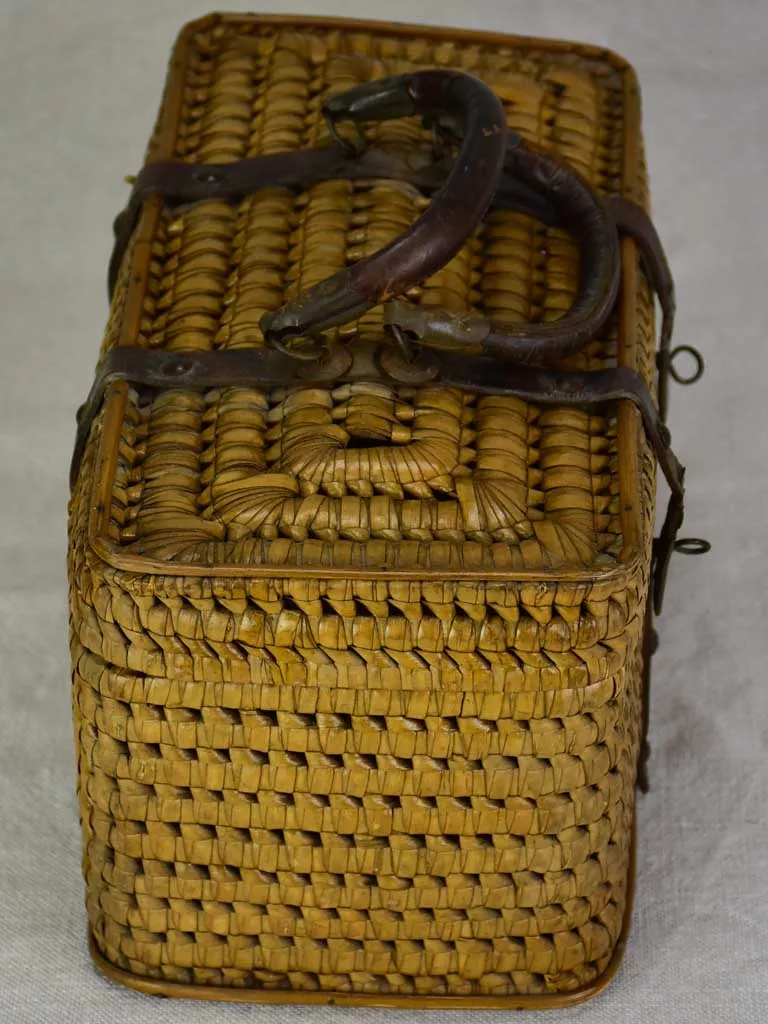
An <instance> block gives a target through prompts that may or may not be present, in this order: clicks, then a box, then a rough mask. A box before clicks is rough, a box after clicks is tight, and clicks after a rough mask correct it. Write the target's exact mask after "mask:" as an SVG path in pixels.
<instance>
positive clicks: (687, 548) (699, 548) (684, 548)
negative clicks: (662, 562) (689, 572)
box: [674, 537, 712, 555]
mask: <svg viewBox="0 0 768 1024" xmlns="http://www.w3.org/2000/svg"><path fill="white" fill-rule="evenodd" d="M674 549H675V551H676V552H677V553H678V554H680V555H706V554H707V552H709V551H711V550H712V545H711V544H710V543H709V541H708V540H703V539H702V538H701V537H681V538H680V539H679V540H676V541H675V547H674Z"/></svg>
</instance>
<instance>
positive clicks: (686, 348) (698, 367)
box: [667, 345, 704, 386]
mask: <svg viewBox="0 0 768 1024" xmlns="http://www.w3.org/2000/svg"><path fill="white" fill-rule="evenodd" d="M683 353H685V354H686V355H689V356H691V357H692V358H693V361H694V364H695V365H694V368H693V372H692V373H689V374H688V376H684V375H683V374H681V373H680V371H679V370H677V369H676V368H675V359H677V357H678V356H679V355H682V354H683ZM667 368H668V370H669V375H670V377H671V378H672V380H674V381H675V382H676V383H677V384H683V385H685V386H687V385H688V384H695V383H696V381H697V380H701V378H702V376H703V375H704V357H703V356H702V354H701V352H699V350H698V349H697V348H694V347H693V345H677V346H676V347H675V348H673V349H672V351H671V352H670V353H669V356H668V357H667Z"/></svg>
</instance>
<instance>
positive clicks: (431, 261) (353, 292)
mask: <svg viewBox="0 0 768 1024" xmlns="http://www.w3.org/2000/svg"><path fill="white" fill-rule="evenodd" d="M377 90H378V95H379V96H381V97H383V99H384V101H383V102H382V103H381V106H380V107H377V106H376V104H375V102H374V100H375V98H376V95H377ZM403 94H405V95H403ZM349 95H351V96H352V100H351V101H350V102H349V103H348V104H345V102H344V99H345V96H344V94H341V95H340V96H336V97H332V100H331V103H332V104H333V106H332V109H333V110H334V112H335V114H336V116H338V115H339V113H343V114H344V115H345V116H347V117H352V116H354V117H356V118H357V119H359V120H368V119H371V118H373V117H375V116H376V114H377V111H378V110H382V111H383V112H384V116H393V115H394V114H396V113H398V114H404V113H410V114H416V113H417V114H420V115H421V116H422V117H437V116H444V115H448V116H450V117H451V118H452V119H454V120H455V121H456V122H457V123H458V125H459V126H460V135H461V148H460V150H459V154H458V156H457V158H456V160H455V161H454V162H453V164H452V166H451V169H450V172H449V174H448V177H447V178H446V180H445V182H444V184H443V185H442V186H441V187H440V188H439V189H438V190H437V192H436V193H435V194H434V196H433V197H432V202H431V203H430V205H429V206H428V207H427V209H426V210H425V211H424V212H423V213H422V214H421V216H420V217H419V218H418V219H417V220H416V221H415V222H414V223H413V224H412V225H411V226H410V227H409V228H408V230H407V231H406V232H405V233H404V234H403V235H401V236H400V237H399V238H397V239H395V240H394V241H392V242H390V243H389V245H386V246H384V248H383V249H380V250H379V251H378V252H377V253H375V254H374V255H372V256H368V257H366V258H364V259H361V260H359V261H358V262H356V263H354V264H352V265H351V266H349V267H346V268H344V269H343V270H340V271H339V272H338V273H336V274H333V275H332V276H331V277H329V278H327V279H326V280H325V281H321V282H320V283H319V284H316V285H314V286H313V287H312V288H309V289H308V290H307V291H305V292H303V293H302V294H301V295H300V296H299V297H298V298H297V299H295V300H294V301H293V302H289V303H287V304H286V305H285V306H283V307H282V308H281V309H278V310H275V311H274V312H268V313H265V314H264V316H263V317H262V318H261V327H262V330H263V332H264V336H265V338H266V339H267V341H268V342H270V343H272V344H274V343H283V342H285V341H286V340H288V339H291V338H294V337H301V336H306V335H312V334H313V333H316V332H319V331H323V330H325V329H326V328H328V327H332V326H335V325H338V324H343V323H347V322H349V321H350V320H353V319H355V318H356V317H358V316H360V315H361V314H362V313H364V312H365V311H366V310H368V309H370V308H371V307H372V306H375V305H378V304H379V303H380V302H383V301H384V300H385V299H387V298H388V297H389V296H390V295H401V294H402V293H403V292H405V291H407V290H408V289H409V288H411V287H413V286H414V285H415V284H419V283H420V282H422V281H424V280H425V278H427V277H429V276H430V275H431V274H434V273H436V271H438V270H439V269H440V268H441V267H443V266H444V265H445V264H446V263H447V262H448V261H449V260H450V259H451V258H452V257H453V256H454V255H455V254H456V253H457V252H458V251H459V249H460V248H461V246H462V245H463V244H464V243H465V242H466V240H467V238H468V237H469V236H470V235H471V234H472V233H473V232H474V230H475V228H476V227H477V226H478V224H479V223H480V222H481V221H482V219H483V217H484V216H485V214H486V212H487V210H488V207H489V206H490V204H491V201H492V199H493V196H494V195H495V193H496V188H497V185H498V181H499V177H500V175H501V170H502V167H503V164H504V158H505V153H506V150H507V122H506V115H505V113H504V108H503V106H502V105H501V102H500V100H499V99H498V98H497V96H496V95H495V94H494V93H493V92H492V91H491V90H490V89H489V88H488V87H487V86H486V85H484V84H483V83H482V82H480V81H479V80H478V79H476V78H473V77H472V76H471V75H466V74H463V73H462V72H458V71H419V72H416V73H414V74H412V75H404V76H402V77H400V78H398V79H390V80H385V81H384V82H372V83H368V84H367V85H366V86H362V87H358V88H357V89H356V90H352V91H351V93H350V94H349ZM361 97H362V98H365V99H368V101H367V102H362V100H361ZM398 100H399V101H400V104H401V105H400V106H398V105H397V102H398Z"/></svg>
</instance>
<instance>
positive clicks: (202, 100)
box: [70, 16, 654, 1000]
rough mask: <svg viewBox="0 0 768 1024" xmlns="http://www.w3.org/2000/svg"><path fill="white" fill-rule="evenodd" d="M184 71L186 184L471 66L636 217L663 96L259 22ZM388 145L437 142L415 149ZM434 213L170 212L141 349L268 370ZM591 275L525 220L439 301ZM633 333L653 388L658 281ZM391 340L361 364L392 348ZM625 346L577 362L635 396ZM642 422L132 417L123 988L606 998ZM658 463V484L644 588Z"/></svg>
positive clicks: (149, 277) (77, 687)
mask: <svg viewBox="0 0 768 1024" xmlns="http://www.w3.org/2000/svg"><path fill="white" fill-rule="evenodd" d="M179 53H180V58H181V61H182V66H181V68H180V69H179V70H177V71H176V72H175V73H174V76H172V79H171V82H170V84H169V87H168V89H167V90H166V97H165V100H164V107H163V111H164V113H163V116H161V121H160V123H159V127H158V129H157V130H156V131H155V133H154V136H153V141H152V143H151V145H150V150H149V156H150V158H153V157H157V156H159V155H163V156H168V155H172V156H175V157H177V158H181V159H184V160H190V161H211V162H217V161H228V160H236V159H239V158H242V157H245V156H251V155H254V154H258V153H272V152H278V151H280V150H285V149H298V148H300V147H304V146H308V145H315V144H321V143H322V142H323V141H324V140H325V139H326V136H325V129H324V127H323V123H322V118H321V116H320V107H321V104H322V100H323V97H324V96H325V95H326V94H327V93H328V92H330V91H337V90H340V89H344V88H347V87H349V86H351V85H354V84H356V83H357V82H360V81H363V80H366V79H369V78H376V77H380V76H382V75H388V74H396V73H398V72H401V71H405V70H409V69H414V68H419V67H429V66H447V67H457V68H462V69H464V70H468V71H471V72H472V73H474V74H476V75H478V76H480V77H482V78H483V79H485V80H486V81H487V82H488V83H489V84H490V85H491V86H492V87H493V88H494V90H495V91H496V92H497V94H498V95H499V96H500V98H501V99H502V101H503V102H504V104H505V106H506V109H507V112H508V115H509V123H510V125H511V126H513V127H514V128H515V129H516V130H517V131H519V132H520V133H521V134H522V135H523V136H524V137H525V138H526V139H528V140H530V141H532V142H534V143H535V144H536V145H538V146H540V147H543V148H547V149H551V150H552V151H554V152H556V153H558V154H559V155H561V156H562V157H564V158H565V159H567V160H568V161H569V162H570V163H571V164H572V165H573V166H574V167H575V168H577V169H578V170H579V171H580V172H581V173H582V174H583V175H585V176H586V177H587V178H588V179H589V180H590V181H591V182H592V183H593V184H594V185H595V186H596V187H597V188H598V189H600V190H603V191H605V192H612V191H618V190H622V189H623V188H624V187H625V186H624V179H623V174H624V172H623V170H622V167H623V164H622V161H623V158H624V151H625V150H624V147H625V145H626V133H627V131H628V129H627V126H626V122H625V102H626V96H625V86H626V72H625V71H623V70H622V69H621V67H620V66H619V65H618V63H617V62H616V61H615V60H614V59H613V58H610V57H609V56H606V55H603V56H596V55H595V54H593V53H592V52H587V51H582V50H579V49H578V48H576V47H573V48H570V49H566V48H562V49H557V48H550V49H548V48H547V47H546V45H545V44H543V43H540V42H537V41H528V42H525V41H510V42H509V43H508V45H499V44H493V45H491V44H490V43H484V42H482V41H473V40H472V39H469V40H465V41H462V40H459V39H457V40H456V41H452V40H450V39H446V38H442V39H440V38H436V39H433V38H431V37H430V36H429V34H428V33H427V32H425V33H424V34H421V35H418V34H416V35H404V34H397V33H395V32H388V31H385V30H383V29H379V28H376V29H373V28H368V29H366V30H363V29H359V30H358V29H350V30H344V29H342V28H339V27H335V28H310V27H304V28H301V27H299V28H291V27H288V26H286V25H284V24H278V23H273V22H271V21H270V20H269V19H267V20H260V19H248V18H241V17H239V16H237V17H236V16H225V17H223V18H222V17H215V18H212V19H207V20H205V21H203V22H201V23H199V24H198V25H196V26H193V27H192V28H190V29H188V30H187V31H186V32H185V34H184V35H183V36H182V43H181V44H180V50H179ZM174 83H175V85H174ZM174 88H175V89H176V93H174ZM174 96H178V99H179V108H180V113H179V117H178V120H177V122H176V125H175V129H174V131H173V133H172V146H169V144H168V132H167V131H166V132H165V135H164V133H163V127H162V126H163V124H164V123H165V122H164V121H163V117H165V118H167V116H168V114H167V111H168V110H169V109H170V107H172V106H173V103H174V102H176V101H175V100H174ZM369 135H370V136H371V137H372V138H375V140H376V141H377V142H378V143H380V144H382V145H386V146H388V147H390V148H397V147H402V148H403V149H404V150H409V149H411V148H412V147H414V146H416V145H424V144H425V138H426V136H425V135H424V133H423V132H422V129H421V128H420V126H419V125H418V124H417V123H416V122H415V121H397V122H386V123H383V124H381V125H376V126H374V127H372V128H371V129H370V130H369ZM164 139H165V140H166V141H165V142H164V141H163V140H164ZM163 146H165V149H163ZM640 159H641V157H638V160H640ZM636 170H637V180H636V181H635V180H633V181H632V182H631V183H630V184H629V185H627V186H626V190H631V189H634V190H635V195H634V197H635V198H639V199H640V200H642V199H643V198H644V195H645V193H644V189H645V185H644V176H643V174H644V172H643V171H642V169H641V168H638V169H636ZM633 173H634V172H633ZM424 203H425V200H424V198H423V197H422V196H420V195H419V194H418V193H417V192H416V191H415V190H414V189H413V188H411V187H409V186H404V185H402V184H399V183H394V182H389V181H371V182H354V183H352V182H349V181H332V182H326V183H322V184H318V185H315V186H313V187H311V188H309V189H307V190H306V191H305V192H300V193H296V192H294V191H293V190H290V189H287V188H267V189H264V190H262V191H260V192H258V193H256V194H255V195H252V196H250V197H248V198H246V199H244V200H243V201H242V202H239V203H227V202H221V201H204V202H199V203H196V204H193V205H190V206H189V207H186V208H183V209H177V210H172V211H167V210H162V209H161V208H160V206H159V204H158V205H157V206H156V207H155V208H154V212H152V211H151V210H150V212H149V213H147V214H145V217H144V221H143V226H140V229H139V231H140V232H141V231H144V232H145V235H146V238H145V241H147V242H148V244H149V247H150V250H151V259H150V261H149V264H148V270H147V273H146V275H145V277H144V279H143V282H139V284H138V285H137V284H135V282H134V281H133V279H132V276H131V272H130V270H131V265H132V259H133V257H132V256H131V255H130V254H129V256H128V258H127V259H126V260H125V262H124V264H123V272H122V274H121V276H120V280H119V282H118V287H117V290H116V294H115V298H114V300H113V310H112V315H111V318H110V325H109V328H108V330H107V336H106V339H105V347H109V346H111V345H113V344H118V343H121V344H126V343H129V344H137V345H142V346H148V347H152V348H158V349H167V350H172V349H181V348H184V349H189V348H198V349H201V350H208V349H212V348H220V347H223V348H235V347H239V346H254V345H256V346H258V345H261V344H262V337H261V333H260V330H259V326H258V324H259V318H260V316H261V315H262V313H263V312H264V311H265V310H271V309H275V308H277V307H278V306H279V305H280V304H281V303H282V302H283V301H284V300H285V299H286V298H288V297H291V296H293V295H296V294H297V293H298V292H300V291H302V290H303V289H305V288H307V287H308V286H310V285H312V284H314V283H315V282H317V281H319V280H321V279H322V278H324V277H326V276H328V275H329V274H330V273H332V272H333V271H335V270H337V269H339V268H341V267H343V266H344V265H345V264H347V263H348V262H350V261H352V260H355V259H359V258H361V257H363V256H365V255H367V254H368V253H371V252H374V251H375V250H376V249H378V248H380V247H381V246H382V245H383V244H385V243H386V242H387V241H389V240H390V239H391V238H393V237H395V236H397V235H398V234H399V233H401V232H402V231H403V230H404V229H405V228H406V227H407V226H408V224H409V223H411V221H412V220H413V219H414V217H415V216H416V215H417V214H418V212H419V210H420V209H421V208H422V207H423V206H424ZM139 249H140V246H139V244H138V243H137V245H136V251H137V252H138V251H139ZM577 273H578V254H577V252H576V250H575V247H574V245H573V243H572V241H571V240H570V239H569V238H568V236H567V235H565V234H564V233H563V232H560V231H556V230H548V229H546V228H544V227H543V226H541V225H539V224H537V223H536V222H534V221H533V220H531V219H530V218H528V217H525V216H523V215H519V214H514V213H509V212H503V211H497V212H494V213H492V214H491V215H490V216H489V218H488V219H487V222H486V224H485V225H484V227H483V228H482V229H481V230H480V231H479V232H478V233H477V234H476V236H475V237H473V238H472V239H470V240H469V241H468V242H467V244H466V245H465V246H464V248H463V249H462V251H461V252H460V253H459V254H458V255H457V256H456V257H455V259H453V260H452V261H451V262H450V263H449V264H448V265H447V266H446V267H445V268H444V269H443V270H441V271H440V272H439V273H438V274H436V275H435V276H434V277H433V278H431V279H430V280H428V281H426V282H425V283H424V285H423V286H421V287H420V288H418V289H415V290H414V292H413V293H412V294H411V298H412V299H413V300H414V301H420V302H422V303H424V304H429V305H435V306H439V307H443V308H447V309H451V310H455V311H464V310H467V309H477V310H482V311H485V312H486V313H487V314H488V315H491V316H492V317H493V318H494V319H495V320H498V321H501V322H508V323H515V322H520V321H524V320H550V319H556V318H557V317H559V316H560V315H562V313H563V312H564V311H565V310H566V309H567V308H568V306H569V304H570V303H571V301H572V299H573V296H574V294H575V287H576V281H577ZM632 301H633V302H635V303H636V309H635V310H634V313H633V315H634V321H635V323H636V325H637V331H636V337H635V341H634V345H633V346H629V347H628V348H627V349H626V351H625V357H626V359H630V360H633V361H634V363H635V365H636V366H637V367H638V368H639V369H640V370H641V372H643V373H644V374H645V375H646V377H647V378H648V379H650V376H651V374H652V365H653V362H652V349H653V309H652V303H651V301H650V297H649V293H648V290H647V288H646V286H645V284H644V283H643V282H642V280H641V281H639V286H638V288H637V291H636V295H635V296H633V297H632ZM631 312H632V311H631ZM381 315H382V314H381V309H374V310H372V311H371V312H370V313H368V314H366V315H365V316H364V317H362V318H361V319H360V320H359V321H358V322H356V323H354V324H352V325H349V326H348V327H346V328H342V333H343V334H344V336H345V338H347V340H349V341H350V343H351V344H355V343H357V342H359V341H365V340H376V339H379V340H380V339H381V334H382V320H381ZM617 336H618V332H617V328H616V326H615V325H614V328H613V329H612V330H611V331H609V332H608V333H607V336H606V337H605V338H602V339H599V340H595V341H594V342H593V343H591V344H590V345H589V346H588V347H587V348H586V349H585V351H584V352H582V353H581V354H580V355H579V356H578V357H573V358H571V359H570V360H568V362H567V363H564V365H565V366H569V367H581V368H585V367H599V366H605V365H610V364H611V362H612V361H615V359H616V356H617V351H618V349H617ZM116 403H117V404H116ZM120 403H122V404H120ZM109 409H118V411H119V410H122V411H121V412H120V413H119V422H118V429H117V431H116V436H115V437H114V439H113V440H114V446H113V448H112V449H110V451H111V452H112V468H111V469H108V468H105V467H107V465H108V463H109V460H107V462H106V463H105V461H104V460H103V457H102V456H100V455H99V445H100V443H102V444H105V443H107V442H106V440H105V441H103V442H100V439H101V437H102V434H103V435H104V438H107V436H108V434H109V430H108V428H107V426H106V425H105V424H106V419H107V416H108V415H109V412H108V410H109ZM627 412H628V411H627ZM632 415H633V414H632V413H629V417H630V418H629V419H627V420H626V425H625V426H624V427H621V418H620V417H619V418H618V419H617V417H616V415H615V411H612V410H608V409H605V408H603V409H600V410H597V411H594V410H587V409H575V408H571V409H565V408H548V409H543V408H538V407H535V406H533V405H530V404H527V403H524V402H521V401H518V400H516V399H512V398H499V397H479V396H475V395H472V394H465V393H462V392H459V391H456V390H451V389H447V388H441V387H439V386H429V387H424V388H417V389H406V388H402V389H393V388H392V387H389V386H388V385H385V384H383V383H376V384H355V385H343V386H333V385H330V386H327V387H317V388H312V389H307V390H291V389H274V390H272V391H267V392H259V391H256V390H252V389H247V388H229V389H224V390H218V391H210V392H207V393H193V392H183V391H174V392H165V393H160V394H156V395H154V396H149V397H146V396H145V397H141V398H139V396H137V395H136V394H135V393H134V392H132V391H130V390H128V389H126V388H125V387H124V386H118V387H116V388H113V389H112V392H111V397H110V398H109V399H108V401H107V411H103V412H102V414H101V416H100V418H99V419H98V420H97V423H96V425H95V427H94V430H93V433H92V436H91V440H90V443H89V445H88V449H87V451H86V455H85V458H84V462H83V466H82V470H81V473H80V478H79V483H78V485H77V488H76V490H75V493H74V495H73V500H72V505H71V512H70V537H71V544H70V580H71V591H70V593H71V623H72V652H73V666H74V689H73V708H74V716H75V722H76V733H77V747H78V768H79V798H80V807H81V815H82V824H83V837H84V871H85V876H86V881H87V892H88V899H87V904H88V915H89V920H90V926H91V929H92V932H93V936H94V940H95V943H96V945H97V947H98V950H99V951H100V952H101V954H103V956H104V957H106V959H107V960H108V961H109V962H111V963H112V964H114V965H116V966H117V967H119V968H122V969H123V970H126V971H129V972H131V973H132V974H133V975H135V976H141V977H144V978H151V979H160V980H163V981H168V982H181V983H186V984H194V985H198V986H201V987H214V988H217V987H218V988H221V987H228V988H233V987H234V988H247V989H253V990H254V997H255V998H257V997H258V993H259V991H262V992H263V991H267V990H285V993H286V998H290V993H291V992H297V993H299V992H302V993H306V992H319V993H329V994H331V993H357V994H363V995H369V996H370V997H371V998H372V1000H373V999H374V997H375V996H377V995H383V994H386V995H403V996H406V995H409V996H414V997H422V998H423V997H428V996H437V995H451V996H467V997H480V996H512V995H524V996H536V995H543V994H547V993H549V994H551V993H568V992H573V991H575V990H577V989H579V988H581V987H583V986H585V985H589V984H590V983H592V982H594V981H595V980H596V979H598V978H599V977H600V975H601V974H603V972H604V971H605V970H606V968H607V966H608V964H609V962H610V961H611V958H612V956H613V953H614V950H615V948H616V946H617V942H618V940H619V936H620V933H621V930H622V922H623V919H624V916H625V910H626V907H627V900H628V887H627V883H628V871H629V860H630V846H631V828H632V817H633V809H634V795H633V792H634V781H635V766H636V760H637V754H638V747H639V739H640V737H639V732H640V718H641V713H640V704H641V667H642V666H641V660H640V653H639V651H640V635H641V623H642V619H643V613H644V605H645V598H646V593H647V586H648V564H649V555H650V537H651V519H652V515H653V505H654V473H653V465H652V461H651V459H650V457H649V455H648V452H647V450H645V449H644V448H643V447H642V446H641V447H640V448H639V449H638V447H637V425H636V423H635V421H634V419H632V418H631V417H632ZM621 430H624V431H625V434H624V435H621V436H623V437H624V438H625V439H624V440H622V442H621V444H619V440H618V438H619V436H620V434H621ZM622 445H623V446H624V449H626V450H627V451H630V450H634V451H638V450H639V452H640V457H639V459H637V458H636V460H635V462H634V463H633V462H631V459H630V463H629V464H630V465H631V466H633V467H634V470H633V472H634V475H635V478H636V486H637V488H638V494H639V504H640V506H641V507H640V517H639V522H640V527H639V536H638V537H637V538H636V545H635V547H636V550H637V551H639V552H640V554H639V557H636V558H633V559H630V560H627V558H626V550H627V547H628V545H629V546H632V544H631V543H630V542H631V538H629V537H628V536H627V535H626V534H625V529H624V527H623V523H624V522H625V520H624V519H622V513H623V512H626V509H622V501H623V498H622V495H623V493H624V492H623V490H622V488H623V487H625V486H626V484H622V483H621V481H620V474H619V461H620V455H621V451H622V450H624V449H622ZM632 445H635V447H634V449H633V448H632ZM102 455H103V453H102ZM105 473H106V474H109V473H111V476H108V479H107V478H104V479H107V484H108V491H107V492H106V493H107V494H108V500H107V508H106V514H105V518H104V525H103V529H102V531H101V535H100V546H98V552H97V550H95V549H94V546H93V544H92V540H93V534H92V520H91V517H92V515H93V500H92V487H93V486H94V482H96V483H98V482H99V481H100V480H102V478H103V477H104V474H105ZM89 523H91V526H89ZM89 530H91V535H90V539H89ZM99 552H100V553H99ZM123 556H131V557H132V558H133V559H134V561H133V562H132V563H131V565H132V566H133V567H132V568H130V569H129V568H125V567H121V562H120V559H121V558H122V557H123ZM142 560H143V561H142ZM158 561H159V562H161V563H163V566H164V570H163V571H162V572H158V571H157V569H156V564H157V562H158ZM232 565H236V566H239V567H240V568H241V569H243V567H246V568H247V567H250V569H249V571H246V572H243V571H240V572H238V573H234V572H232V571H231V570H230V571H229V572H228V571H227V566H232ZM281 567H282V568H290V569H292V570H294V571H293V572H292V573H291V574H290V575H283V576H281V574H280V569H281ZM302 569H306V570H307V571H306V572H305V574H304V575H303V576H302V575H301V572H298V571H296V570H302ZM325 569H328V570H336V571H335V572H332V571H329V572H328V573H327V578H322V577H323V571H324V570H325ZM345 569H349V570H354V571H351V572H350V573H349V574H347V575H345V573H344V571H343V570H345ZM397 569H400V570H407V573H408V574H409V578H400V579H398V578H393V574H392V572H391V570H397ZM191 570H194V572H192V571H191ZM272 570H274V571H272ZM339 570H341V571H339ZM486 570H492V571H493V574H494V575H493V578H491V577H490V576H488V575H487V574H486V578H483V573H484V572H485V571H486ZM521 573H523V575H521ZM462 574H464V575H462ZM473 574H475V575H473Z"/></svg>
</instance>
